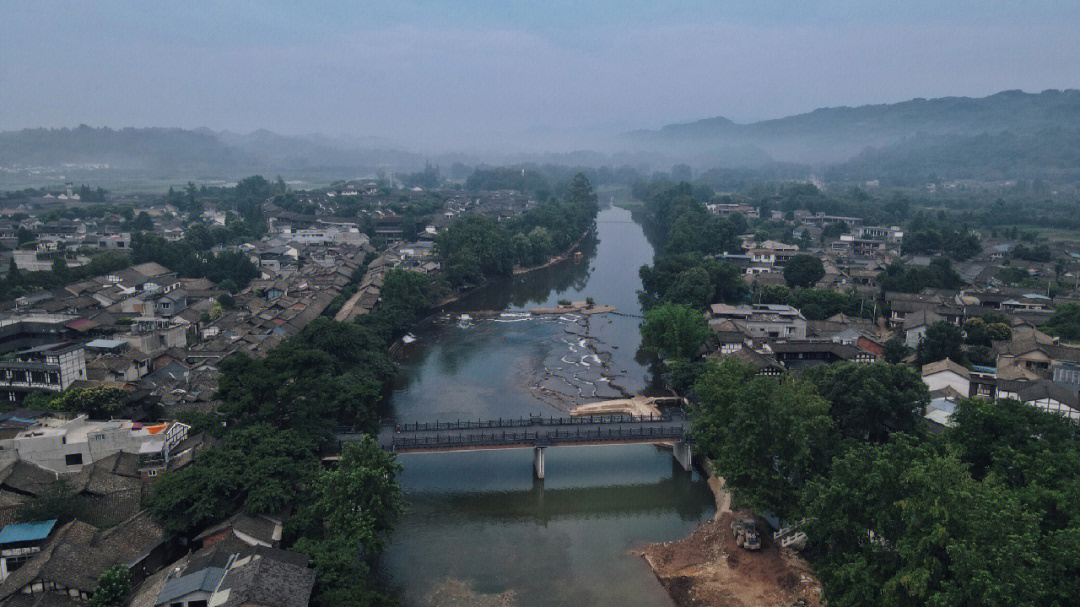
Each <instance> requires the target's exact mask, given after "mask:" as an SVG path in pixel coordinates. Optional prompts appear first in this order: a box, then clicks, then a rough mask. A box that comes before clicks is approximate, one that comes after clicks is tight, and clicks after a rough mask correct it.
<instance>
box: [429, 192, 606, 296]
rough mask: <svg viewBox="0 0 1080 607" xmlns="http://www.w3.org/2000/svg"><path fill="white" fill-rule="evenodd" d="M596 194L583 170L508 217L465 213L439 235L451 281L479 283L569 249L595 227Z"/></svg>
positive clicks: (440, 251) (444, 262)
mask: <svg viewBox="0 0 1080 607" xmlns="http://www.w3.org/2000/svg"><path fill="white" fill-rule="evenodd" d="M597 210H598V206H597V201H596V194H595V193H594V192H593V191H592V186H591V185H590V184H589V181H588V179H586V178H585V176H584V175H582V174H580V173H579V174H578V175H576V176H574V178H573V179H572V180H571V181H570V183H569V184H567V185H566V186H565V187H564V188H563V189H562V190H561V191H560V193H559V194H558V196H556V197H555V198H552V199H548V200H545V201H543V202H541V203H539V204H538V205H536V206H535V207H534V208H532V209H530V210H529V211H527V212H525V213H523V214H521V215H519V216H515V217H512V218H510V219H508V220H506V221H504V222H500V221H497V220H495V219H491V218H487V217H477V216H465V217H462V218H460V219H458V220H457V221H455V222H453V223H452V224H450V226H449V227H447V228H446V229H445V230H443V232H442V233H440V234H439V237H438V240H437V242H436V249H437V251H438V253H439V256H440V258H441V260H442V269H443V273H444V274H445V276H446V280H447V282H449V284H450V285H451V286H454V287H458V286H463V285H477V284H480V283H482V282H484V281H485V280H487V279H488V278H496V277H501V276H507V275H509V274H510V273H511V271H512V270H513V269H514V266H515V265H523V266H528V265H538V264H541V263H544V262H546V261H547V260H549V259H550V258H551V257H553V256H555V255H557V254H559V253H562V252H563V251H565V250H566V249H568V248H569V247H570V246H571V245H572V244H573V243H574V242H575V241H577V240H578V239H579V238H581V237H582V236H583V235H584V234H585V233H586V232H587V231H589V230H591V229H592V227H593V223H594V221H595V218H596V212H597Z"/></svg>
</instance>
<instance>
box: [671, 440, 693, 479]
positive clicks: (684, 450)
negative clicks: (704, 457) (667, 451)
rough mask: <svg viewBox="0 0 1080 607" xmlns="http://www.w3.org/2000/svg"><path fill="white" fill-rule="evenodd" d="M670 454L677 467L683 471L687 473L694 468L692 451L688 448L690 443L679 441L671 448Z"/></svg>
mask: <svg viewBox="0 0 1080 607" xmlns="http://www.w3.org/2000/svg"><path fill="white" fill-rule="evenodd" d="M671 453H672V455H674V456H675V459H676V460H678V462H679V465H681V466H682V468H683V470H686V471H687V472H689V471H690V470H691V469H692V468H693V466H694V457H693V450H692V449H691V448H690V443H688V442H686V441H679V442H677V443H675V444H673V445H672V446H671Z"/></svg>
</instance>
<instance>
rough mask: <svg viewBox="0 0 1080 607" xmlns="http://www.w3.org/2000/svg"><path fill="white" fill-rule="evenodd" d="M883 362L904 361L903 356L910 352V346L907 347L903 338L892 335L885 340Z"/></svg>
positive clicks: (894, 362) (905, 356)
mask: <svg viewBox="0 0 1080 607" xmlns="http://www.w3.org/2000/svg"><path fill="white" fill-rule="evenodd" d="M884 350H885V351H884V354H883V356H884V357H885V362H887V363H889V364H893V365H895V364H898V363H901V362H903V361H904V359H905V358H907V357H908V355H909V354H911V348H908V347H907V344H905V343H904V340H903V339H901V338H900V336H899V335H893V336H892V337H890V338H889V340H888V341H886V342H885V348H884Z"/></svg>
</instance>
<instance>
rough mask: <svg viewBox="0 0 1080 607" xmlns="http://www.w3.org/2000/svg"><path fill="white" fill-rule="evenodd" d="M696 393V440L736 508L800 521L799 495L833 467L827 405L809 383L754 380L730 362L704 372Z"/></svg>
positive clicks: (787, 379) (742, 367)
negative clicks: (740, 504) (738, 504)
mask: <svg viewBox="0 0 1080 607" xmlns="http://www.w3.org/2000/svg"><path fill="white" fill-rule="evenodd" d="M693 393H694V395H695V396H696V397H697V402H698V405H697V411H696V420H695V428H694V431H695V435H696V436H697V437H698V441H699V443H700V445H701V447H702V449H703V450H704V452H705V453H706V454H707V455H708V456H709V457H711V458H712V461H713V465H714V466H715V467H716V471H717V473H718V474H719V475H720V476H723V477H724V479H725V480H726V482H727V484H728V486H729V487H731V489H732V490H733V491H734V492H735V494H736V496H737V497H738V498H739V500H740V501H743V502H745V503H746V504H748V505H749V506H750V507H752V508H754V509H755V510H760V511H768V512H773V513H775V514H776V515H777V516H780V517H781V518H788V517H792V516H795V515H797V514H798V512H799V495H800V490H801V489H802V487H803V485H804V484H805V483H806V482H807V481H809V480H810V479H812V478H813V477H814V476H816V475H817V474H819V473H820V472H821V471H822V470H823V469H824V468H825V466H826V465H827V462H828V452H829V451H828V450H829V432H830V427H831V425H832V420H830V419H829V415H828V412H829V403H828V401H826V400H825V399H823V398H821V397H820V396H818V395H817V394H816V392H815V390H814V386H813V384H811V383H809V382H803V381H797V380H795V379H792V378H791V377H786V376H785V377H780V378H774V377H761V376H756V377H755V376H754V375H753V372H752V370H751V369H750V368H749V367H748V366H747V365H744V364H742V363H740V362H738V361H736V360H734V359H731V358H728V359H725V360H724V361H722V362H721V363H720V364H708V365H706V370H705V372H704V373H703V374H702V376H701V378H700V379H699V380H698V382H697V383H696V384H695V385H694V390H693Z"/></svg>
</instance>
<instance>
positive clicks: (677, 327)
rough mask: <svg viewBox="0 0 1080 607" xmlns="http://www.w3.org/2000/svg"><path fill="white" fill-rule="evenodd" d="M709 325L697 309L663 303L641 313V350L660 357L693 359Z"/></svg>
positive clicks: (705, 337) (707, 335) (706, 334)
mask: <svg viewBox="0 0 1080 607" xmlns="http://www.w3.org/2000/svg"><path fill="white" fill-rule="evenodd" d="M710 335H711V332H710V331H709V324H708V322H707V321H706V320H705V317H704V316H703V315H702V313H701V312H699V311H698V310H696V309H694V308H692V307H690V306H687V305H682V304H673V303H666V304H663V305H661V306H659V307H656V308H653V309H652V310H649V311H647V312H646V313H645V323H644V324H643V325H642V327H641V338H642V339H641V347H642V348H643V349H645V350H647V351H649V352H653V353H655V354H657V355H659V356H660V357H662V358H670V359H685V360H692V359H696V358H697V357H698V356H699V354H700V350H701V345H702V344H704V343H705V340H706V339H708V338H709V336H710Z"/></svg>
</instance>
